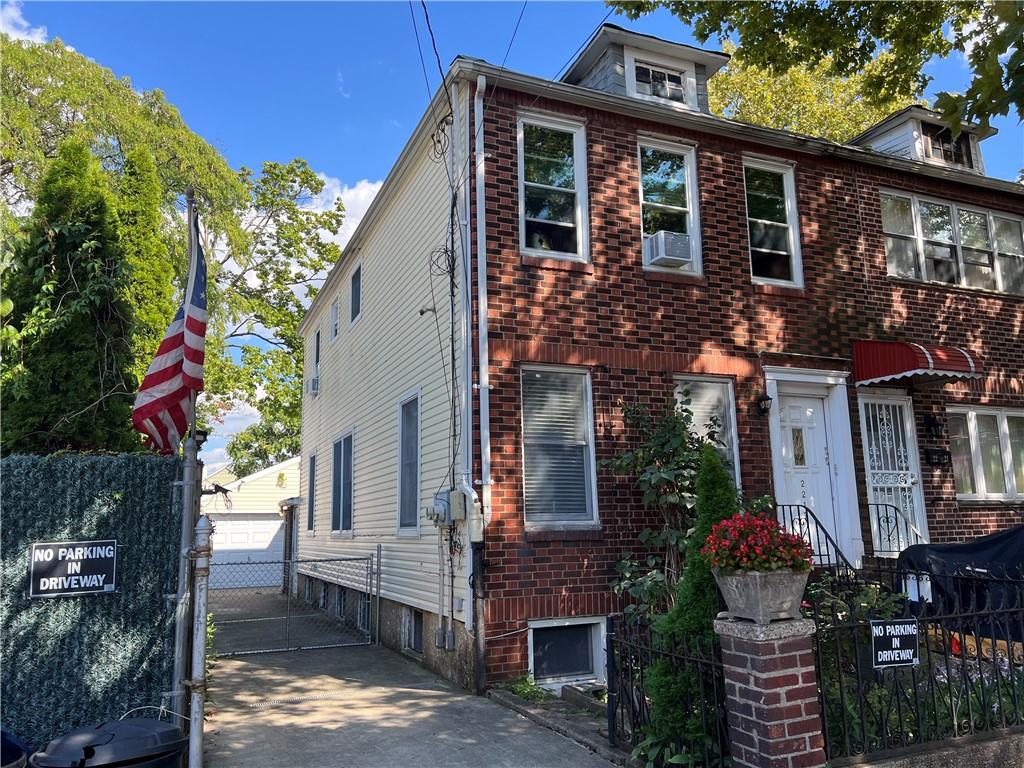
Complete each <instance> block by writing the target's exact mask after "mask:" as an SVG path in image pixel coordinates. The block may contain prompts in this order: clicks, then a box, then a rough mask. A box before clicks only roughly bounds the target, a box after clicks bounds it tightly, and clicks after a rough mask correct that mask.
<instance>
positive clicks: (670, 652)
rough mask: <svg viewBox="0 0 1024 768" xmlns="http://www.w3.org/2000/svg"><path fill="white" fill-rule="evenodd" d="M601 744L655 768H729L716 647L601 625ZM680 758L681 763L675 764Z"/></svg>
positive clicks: (617, 624)
mask: <svg viewBox="0 0 1024 768" xmlns="http://www.w3.org/2000/svg"><path fill="white" fill-rule="evenodd" d="M605 638H606V648H605V657H606V660H607V674H608V712H607V713H608V741H609V743H610V744H611V745H612V746H617V745H619V744H622V745H629V746H631V747H633V748H634V749H635V748H637V747H641V749H642V750H643V752H644V755H645V758H649V756H650V755H651V753H652V752H654V755H655V757H654V758H653V761H654V762H655V763H656V764H659V765H661V764H678V763H680V762H682V763H684V764H689V765H703V766H726V765H729V764H730V756H729V754H730V753H729V731H728V723H727V718H726V707H725V680H724V673H723V669H722V660H721V648H720V646H719V642H718V638H717V637H716V636H714V635H712V636H710V637H707V638H701V637H680V638H675V637H666V636H663V635H660V634H655V633H654V632H652V631H651V629H650V627H647V626H644V625H638V624H629V623H627V622H625V621H623V620H621V619H619V620H615V619H613V618H612V617H609V618H608V623H607V629H606V634H605ZM675 756H681V757H675Z"/></svg>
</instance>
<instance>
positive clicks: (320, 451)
mask: <svg viewBox="0 0 1024 768" xmlns="http://www.w3.org/2000/svg"><path fill="white" fill-rule="evenodd" d="M396 183H398V184H400V185H401V186H400V187H399V189H398V190H396V195H395V198H394V199H393V201H392V203H391V204H390V205H389V208H388V210H387V211H386V212H385V215H384V216H382V217H381V218H380V219H378V220H377V222H376V223H375V224H374V228H373V230H372V231H370V232H367V233H365V236H364V237H363V239H362V242H361V245H360V248H359V250H358V252H356V253H353V254H346V256H345V257H344V258H343V260H342V262H341V264H340V265H339V266H338V267H336V269H341V270H342V274H341V275H340V277H341V278H342V279H341V280H340V281H338V282H337V283H336V285H337V286H338V287H337V288H334V287H333V286H332V289H331V290H332V293H335V292H337V295H338V296H339V297H340V305H341V309H340V316H341V323H340V332H339V334H338V337H337V338H336V339H333V340H332V339H331V338H330V335H331V334H330V327H329V324H330V305H331V303H332V302H333V300H334V296H323V297H322V299H321V300H320V301H318V302H317V304H316V306H315V307H314V308H313V310H312V312H313V313H314V315H313V316H312V317H311V318H310V323H309V328H308V330H307V332H306V344H307V349H311V348H312V341H313V336H314V334H315V332H316V329H317V328H318V327H319V328H320V329H321V361H320V394H319V395H318V396H317V397H312V396H310V395H309V394H306V395H304V399H303V411H302V491H301V495H302V496H303V497H304V498H305V497H307V494H308V493H309V490H308V489H307V487H306V483H307V482H308V477H307V475H308V466H309V456H310V454H311V453H312V452H314V451H315V452H316V455H317V473H316V474H317V477H316V480H317V482H316V486H317V487H316V488H315V489H314V493H315V498H316V510H315V530H314V531H312V532H309V531H307V530H306V515H307V509H306V507H305V506H303V509H302V514H301V517H300V528H299V544H298V551H299V556H300V557H303V558H331V557H346V556H353V555H368V554H373V553H374V552H375V551H376V547H377V545H378V544H380V545H381V546H382V548H383V555H382V577H381V593H382V595H383V596H384V597H386V598H388V599H390V600H395V601H398V602H401V603H404V604H407V605H412V606H415V607H417V608H421V609H424V610H428V611H432V612H436V611H437V610H438V589H439V575H438V574H439V551H438V550H439V542H438V532H437V529H435V528H434V526H433V524H432V523H431V522H429V521H428V520H427V519H425V517H424V516H423V508H424V507H428V506H432V504H433V495H434V492H435V491H436V490H437V489H438V488H439V487H442V486H443V487H448V485H449V482H448V481H444V480H443V478H444V477H445V476H446V474H447V472H448V468H449V464H450V461H451V447H450V444H449V420H450V418H451V411H450V406H449V395H448V392H447V389H446V384H449V377H450V375H451V374H450V369H449V368H448V367H447V366H448V365H449V364H450V360H449V358H448V333H449V322H450V314H449V304H448V279H447V277H446V276H436V277H431V275H430V270H429V257H430V253H431V251H433V250H434V249H435V248H437V247H439V246H441V245H443V244H444V242H445V237H446V234H447V226H448V200H449V185H448V177H447V174H446V173H445V166H444V165H443V164H441V163H438V162H435V161H433V160H432V159H431V158H430V156H429V148H428V147H427V146H426V145H424V146H423V147H422V149H421V152H420V157H419V158H418V159H417V160H415V161H414V163H413V165H412V166H411V167H410V169H409V171H408V172H407V173H406V174H405V176H404V178H402V179H399V180H397V181H396ZM359 265H361V267H362V314H361V316H360V318H359V319H358V320H357V321H356V322H355V323H354V324H352V325H351V326H350V325H349V301H350V297H349V289H350V281H349V278H350V276H351V273H352V271H353V270H354V269H355V267H356V266H359ZM431 286H433V297H432V295H431ZM458 295H459V294H458V292H457V294H456V296H457V298H456V300H457V301H458ZM435 301H436V314H434V313H432V312H427V313H425V314H423V315H420V309H421V308H423V307H431V306H434V305H435ZM460 316H461V307H458V306H457V307H456V316H455V328H456V333H457V336H458V329H459V328H460ZM435 320H436V323H437V324H439V325H440V335H441V339H442V344H443V348H444V351H443V354H442V350H441V348H440V346H439V343H438V329H437V325H435ZM460 359H461V343H458V344H457V346H456V357H455V360H456V365H458V361H459V360H460ZM307 361H308V362H307V372H306V378H307V379H308V378H309V376H310V375H311V368H310V365H311V363H312V359H311V355H307ZM414 389H419V391H420V457H421V463H420V499H419V508H420V531H419V535H418V536H404V535H403V536H399V535H397V529H398V464H397V461H398V407H399V398H401V397H402V396H403V395H404V394H406V393H408V392H410V391H411V390H414ZM349 430H352V431H353V434H354V437H353V456H354V466H353V469H354V479H353V498H354V503H353V512H352V531H351V533H349V532H342V533H332V532H331V530H330V529H331V471H332V470H331V446H332V443H333V442H334V440H336V439H339V438H340V437H341V436H342V435H343V434H345V433H347V432H348V431H349ZM459 560H462V562H461V563H459V564H458V566H457V572H456V579H455V594H456V596H457V597H462V596H464V595H465V583H466V570H465V568H466V563H465V560H464V556H459ZM446 583H447V579H446ZM351 586H354V587H361V586H362V585H359V584H355V583H353V584H352V585H351ZM446 611H447V609H446ZM456 616H457V618H460V619H462V620H464V619H465V615H464V613H463V612H456Z"/></svg>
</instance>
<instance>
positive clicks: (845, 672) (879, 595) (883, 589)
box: [606, 564, 1024, 768]
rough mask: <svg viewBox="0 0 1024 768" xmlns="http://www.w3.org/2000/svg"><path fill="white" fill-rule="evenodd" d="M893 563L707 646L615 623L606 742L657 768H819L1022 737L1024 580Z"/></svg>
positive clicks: (816, 587) (722, 630)
mask: <svg viewBox="0 0 1024 768" xmlns="http://www.w3.org/2000/svg"><path fill="white" fill-rule="evenodd" d="M894 566H895V564H893V565H892V566H890V567H888V568H887V569H886V570H884V571H883V570H872V571H870V572H868V571H860V572H858V573H855V574H851V573H848V572H845V571H841V575H836V573H835V572H830V571H829V570H827V569H819V570H817V571H815V572H814V574H813V575H812V578H811V582H810V584H809V585H808V587H807V591H806V593H805V598H804V602H803V618H800V619H790V620H785V621H774V622H771V623H770V624H766V625H758V624H755V623H752V622H745V621H728V620H718V621H716V622H715V633H716V635H717V637H715V638H713V639H709V640H708V641H707V642H704V641H700V642H697V641H691V640H675V641H673V640H669V639H666V638H663V637H660V636H658V634H657V633H656V632H655V633H652V631H651V630H650V629H648V628H646V627H643V626H640V625H635V624H634V625H630V624H626V623H624V622H622V621H621V620H615V621H613V620H612V619H609V625H608V632H607V637H608V642H607V649H606V656H607V663H608V686H609V687H608V718H609V722H608V732H609V741H610V742H611V743H612V744H613V745H614V744H616V743H619V744H622V745H625V746H632V747H633V748H634V752H635V754H636V755H637V756H638V757H643V758H644V760H645V761H646V763H647V765H649V766H659V765H677V764H682V765H709V766H719V765H731V766H736V767H737V768H739V767H740V766H752V767H753V766H757V767H758V768H760V767H761V766H765V767H767V766H779V767H780V768H811V767H814V766H824V765H825V764H826V762H828V763H838V764H842V763H844V762H849V761H853V762H856V761H863V760H867V761H869V762H870V761H879V760H885V759H887V758H894V757H897V756H904V755H906V754H908V753H910V754H912V753H913V752H914V751H915V750H919V749H927V748H930V747H934V748H937V747H943V746H950V745H953V744H957V743H959V742H957V741H956V739H958V738H959V737H963V736H973V735H985V734H988V735H990V736H993V737H996V736H999V735H1000V734H1001V733H1010V732H1011V731H1008V730H1007V729H1012V732H1013V733H1020V729H1019V728H1014V726H1024V579H1022V578H1021V577H1020V575H1019V574H995V573H992V572H984V573H979V572H977V571H962V572H953V573H938V574H934V573H933V574H928V573H922V572H918V571H910V570H902V569H900V570H898V569H896V568H895V567H894ZM896 750H899V752H897V751H896Z"/></svg>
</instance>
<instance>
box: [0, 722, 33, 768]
mask: <svg viewBox="0 0 1024 768" xmlns="http://www.w3.org/2000/svg"><path fill="white" fill-rule="evenodd" d="M27 760H28V747H26V746H25V745H24V744H23V743H22V741H21V739H19V738H18V737H17V736H15V735H14V734H13V733H11V732H10V731H8V730H6V729H4V728H0V768H25V763H26V761H27Z"/></svg>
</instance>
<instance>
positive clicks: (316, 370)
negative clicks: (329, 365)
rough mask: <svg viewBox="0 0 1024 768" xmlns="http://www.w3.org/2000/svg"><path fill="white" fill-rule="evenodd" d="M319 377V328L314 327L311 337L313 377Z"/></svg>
mask: <svg viewBox="0 0 1024 768" xmlns="http://www.w3.org/2000/svg"><path fill="white" fill-rule="evenodd" d="M319 377H320V329H319V328H317V329H316V336H315V337H314V339H313V378H319Z"/></svg>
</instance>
